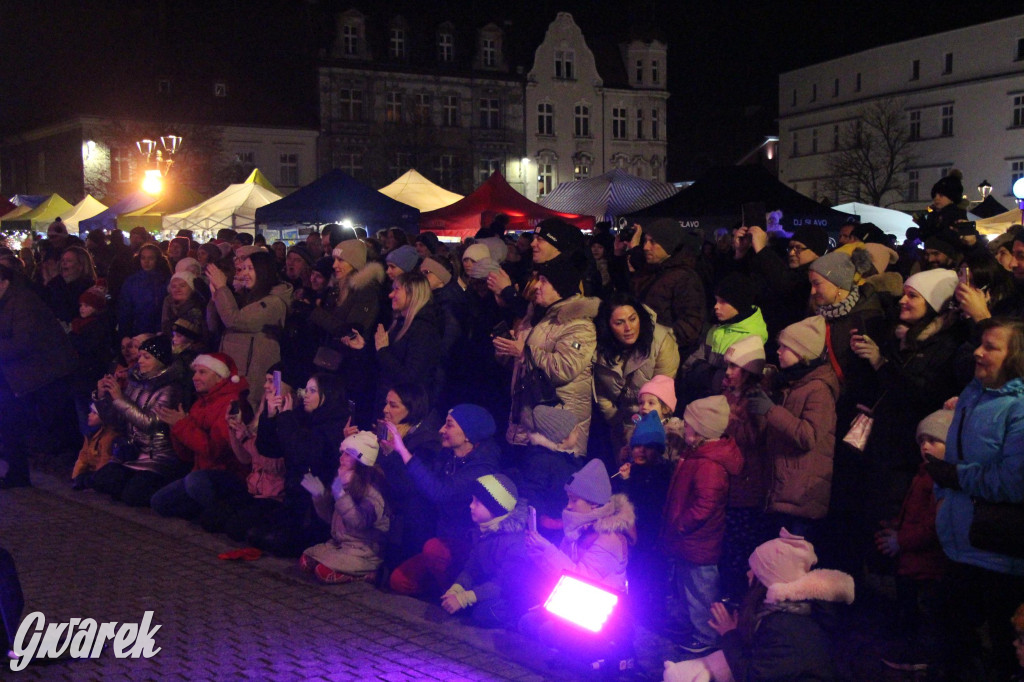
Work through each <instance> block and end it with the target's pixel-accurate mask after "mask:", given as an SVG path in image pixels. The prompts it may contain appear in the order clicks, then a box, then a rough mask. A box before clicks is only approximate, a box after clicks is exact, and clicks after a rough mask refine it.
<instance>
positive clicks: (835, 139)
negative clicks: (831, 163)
mask: <svg viewBox="0 0 1024 682" xmlns="http://www.w3.org/2000/svg"><path fill="white" fill-rule="evenodd" d="M832 149H839V126H837V125H836V126H832Z"/></svg>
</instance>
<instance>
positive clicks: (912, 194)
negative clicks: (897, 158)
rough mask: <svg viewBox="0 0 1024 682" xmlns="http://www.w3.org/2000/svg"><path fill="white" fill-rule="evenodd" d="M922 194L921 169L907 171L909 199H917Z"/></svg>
mask: <svg viewBox="0 0 1024 682" xmlns="http://www.w3.org/2000/svg"><path fill="white" fill-rule="evenodd" d="M920 195H921V171H916V170H912V171H907V201H917V200H918V197H919V196H920Z"/></svg>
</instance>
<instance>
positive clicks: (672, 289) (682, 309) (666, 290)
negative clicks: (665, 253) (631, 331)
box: [632, 251, 707, 357]
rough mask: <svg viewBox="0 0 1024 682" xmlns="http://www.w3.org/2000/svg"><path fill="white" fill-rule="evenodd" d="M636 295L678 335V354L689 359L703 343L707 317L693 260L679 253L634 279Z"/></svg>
mask: <svg viewBox="0 0 1024 682" xmlns="http://www.w3.org/2000/svg"><path fill="white" fill-rule="evenodd" d="M632 286H633V293H634V295H636V297H637V298H639V299H640V300H641V301H643V303H644V305H646V306H648V307H649V308H651V310H653V311H654V312H656V313H657V314H658V320H659V321H660V322H661V323H662V324H664V325H667V326H669V327H671V328H672V331H673V332H674V333H675V335H676V343H678V344H679V354H680V355H681V356H683V357H686V356H688V355H689V354H690V353H692V352H693V351H694V350H695V349H696V348H697V344H699V343H700V332H701V329H703V327H704V320H705V318H706V317H707V301H706V299H705V298H704V283H703V282H702V281H701V278H700V275H699V274H697V271H696V270H695V269H694V267H693V258H692V257H691V256H689V255H687V253H686V252H685V251H679V252H677V253H675V254H673V255H671V256H669V257H668V258H667V259H665V260H664V261H662V262H661V263H658V264H657V265H654V266H649V267H647V268H644V269H643V270H641V271H640V272H638V273H637V274H636V275H635V276H634V278H633V283H632Z"/></svg>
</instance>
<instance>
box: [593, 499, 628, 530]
mask: <svg viewBox="0 0 1024 682" xmlns="http://www.w3.org/2000/svg"><path fill="white" fill-rule="evenodd" d="M608 504H610V505H612V513H611V514H609V515H608V516H602V517H601V518H599V519H597V520H596V521H594V530H595V531H597V532H598V533H625V534H626V535H628V536H630V537H632V534H633V531H634V528H635V527H636V510H635V509H633V503H632V502H630V501H629V498H628V497H626V496H625V495H623V494H621V493H620V494H618V495H612V499H611V500H609V501H608Z"/></svg>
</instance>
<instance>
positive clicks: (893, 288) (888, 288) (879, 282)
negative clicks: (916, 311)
mask: <svg viewBox="0 0 1024 682" xmlns="http://www.w3.org/2000/svg"><path fill="white" fill-rule="evenodd" d="M861 286H862V287H870V289H871V290H872V291H873V292H875V293H878V294H889V295H890V296H895V297H896V298H900V297H901V296H903V275H901V274H900V273H898V272H882V273H879V274H877V275H871V276H870V277H865V278H864V282H863V284H861Z"/></svg>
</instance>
